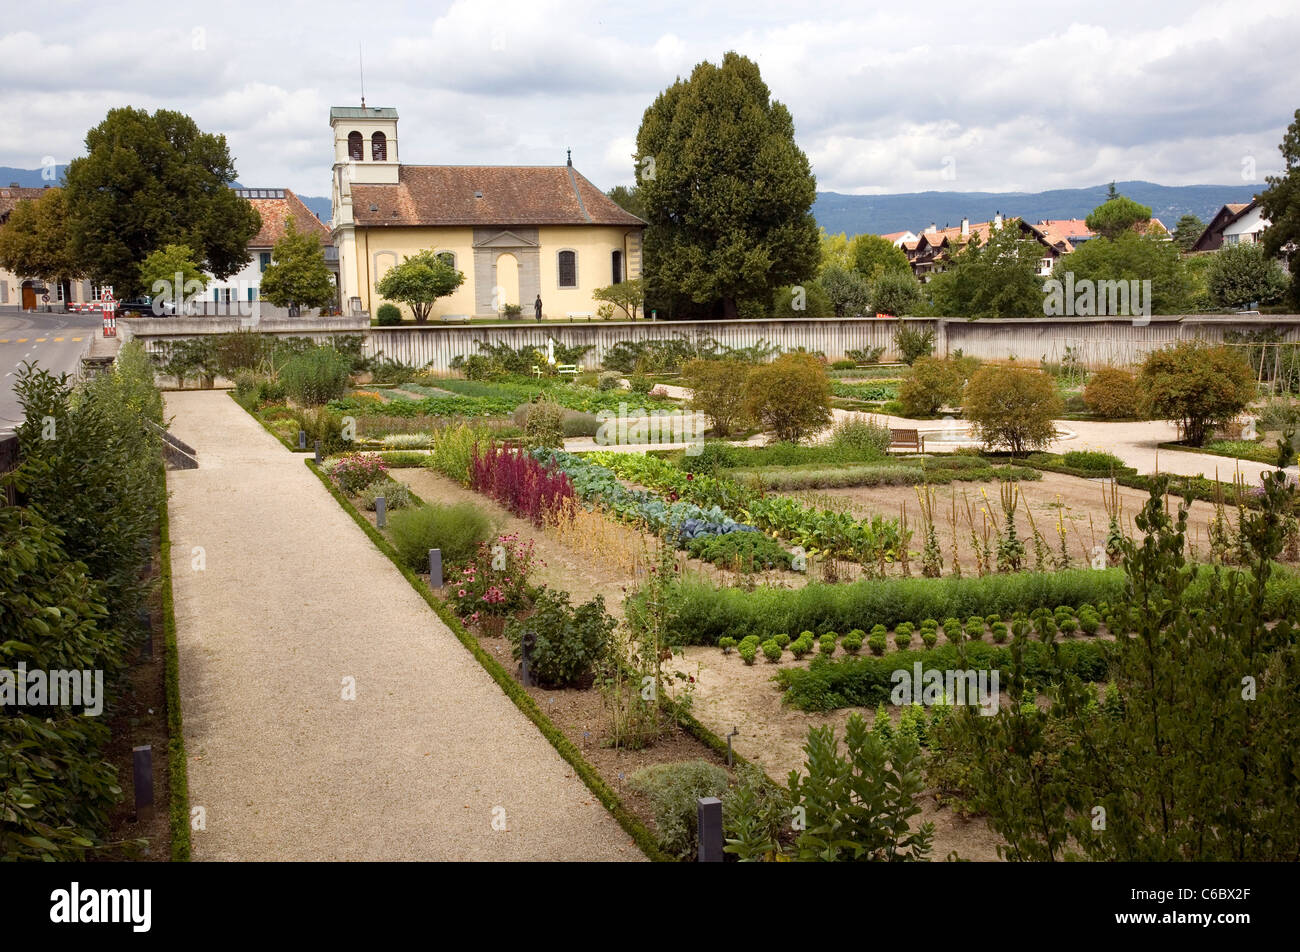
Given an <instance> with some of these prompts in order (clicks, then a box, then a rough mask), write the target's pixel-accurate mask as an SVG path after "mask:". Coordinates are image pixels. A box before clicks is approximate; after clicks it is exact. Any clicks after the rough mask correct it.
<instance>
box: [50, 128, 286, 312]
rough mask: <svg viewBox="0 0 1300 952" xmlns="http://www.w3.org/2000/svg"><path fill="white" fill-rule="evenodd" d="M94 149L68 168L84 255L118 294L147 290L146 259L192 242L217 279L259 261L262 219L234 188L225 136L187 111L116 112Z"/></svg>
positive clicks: (73, 227) (89, 270)
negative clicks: (256, 249)
mask: <svg viewBox="0 0 1300 952" xmlns="http://www.w3.org/2000/svg"><path fill="white" fill-rule="evenodd" d="M86 150H87V153H88V154H87V155H85V156H83V157H81V158H76V159H73V160H72V162H71V163H69V165H68V173H67V180H66V183H65V192H66V194H67V209H68V225H69V232H70V235H71V240H72V246H73V250H74V254H75V256H76V258H77V260H78V261H79V262H80V263H81V264H82V267H83V269H84V271H85V273H86V274H88V275H89V276H90V277H91V278H93V279H94V280H95V282H96V283H99V284H110V285H112V286H113V289H114V291H115V293H116V294H117V296H118V298H119V299H121V298H125V297H129V296H134V295H137V294H140V293H141V292H143V291H144V290H145V288H144V287H143V285H142V284H141V281H140V263H141V262H142V261H143V260H144V258H145V256H147V255H148V254H150V253H151V252H153V251H155V250H156V249H158V248H162V247H164V246H165V245H169V244H183V245H187V246H189V247H190V248H192V249H194V251H195V253H196V254H198V255H199V256H200V257H201V263H202V265H203V267H204V269H205V270H207V271H210V272H212V274H214V275H216V276H217V277H218V278H226V277H229V276H230V275H232V274H234V273H235V272H236V271H238V270H239V269H240V268H242V267H243V266H244V265H246V264H247V263H248V262H249V260H250V252H249V250H248V242H249V240H250V239H251V238H252V237H253V236H254V235H256V234H257V231H258V229H259V228H261V216H260V215H258V213H257V210H256V209H254V208H253V206H252V205H250V204H249V203H248V202H246V201H244V200H243V199H242V198H240V197H239V196H238V195H236V194H235V193H234V192H233V191H231V189H230V183H231V182H233V181H234V180H235V165H234V162H233V161H232V159H231V157H230V150H229V149H228V148H227V146H226V137H225V136H222V135H213V134H211V133H206V132H202V131H200V129H199V127H198V126H197V125H196V124H195V122H194V120H193V119H191V118H190V117H189V116H186V115H184V114H183V113H179V112H173V111H171V110H167V109H159V110H158V111H157V112H154V113H153V114H152V115H151V114H150V113H148V112H147V111H145V110H143V109H134V108H131V107H130V106H124V107H121V108H118V109H110V110H109V112H108V115H107V116H106V117H105V118H104V121H103V122H101V123H100V124H99V125H97V126H95V128H93V129H91V130H90V131H89V132H87V133H86Z"/></svg>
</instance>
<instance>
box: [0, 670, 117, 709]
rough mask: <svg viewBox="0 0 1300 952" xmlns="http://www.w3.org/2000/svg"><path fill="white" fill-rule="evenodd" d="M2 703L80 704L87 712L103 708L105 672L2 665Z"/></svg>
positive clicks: (4, 704)
mask: <svg viewBox="0 0 1300 952" xmlns="http://www.w3.org/2000/svg"><path fill="white" fill-rule="evenodd" d="M0 707H79V708H82V709H83V711H82V713H84V714H85V715H86V716H88V717H98V716H99V715H100V714H101V713H103V711H104V672H103V671H91V670H80V671H70V670H64V669H56V670H51V671H44V670H41V669H40V668H34V669H32V670H30V671H29V670H28V668H27V662H25V661H20V662H18V667H17V668H16V669H11V668H0Z"/></svg>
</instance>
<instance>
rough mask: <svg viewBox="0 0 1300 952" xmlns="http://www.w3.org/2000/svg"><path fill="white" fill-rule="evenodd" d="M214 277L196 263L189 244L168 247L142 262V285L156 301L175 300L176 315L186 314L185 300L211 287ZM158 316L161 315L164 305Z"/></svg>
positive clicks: (157, 311)
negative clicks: (159, 299) (210, 282)
mask: <svg viewBox="0 0 1300 952" xmlns="http://www.w3.org/2000/svg"><path fill="white" fill-rule="evenodd" d="M211 280H212V279H211V277H210V276H209V275H208V274H207V272H205V271H204V270H203V269H202V268H200V267H199V265H198V262H197V261H196V260H195V254H194V252H193V251H192V250H190V248H189V246H188V245H166V246H164V247H162V248H159V249H158V250H157V251H155V252H153V253H152V254H150V255H148V256H147V257H146V258H145V259H144V261H142V262H140V282H141V284H143V285H144V287H145V288H146V289H147V290H148V291H149V294H150V295H151V296H152V297H153V298H154V299H155V300H154V304H155V305H158V300H157V299H158V298H162V299H163V300H167V301H172V302H174V303H175V304H176V313H178V314H180V313H183V308H184V304H185V299H186V298H187V297H189V296H191V295H193V294H194V293H195V292H197V291H202V290H203V289H204V288H206V287H207V286H208V282H209V281H211ZM154 313H156V314H161V313H162V308H161V306H158V307H156V309H155V311H154Z"/></svg>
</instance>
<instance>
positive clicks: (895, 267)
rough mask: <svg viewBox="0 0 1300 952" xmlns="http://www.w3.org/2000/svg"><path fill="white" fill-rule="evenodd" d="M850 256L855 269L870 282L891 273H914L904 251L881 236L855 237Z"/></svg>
mask: <svg viewBox="0 0 1300 952" xmlns="http://www.w3.org/2000/svg"><path fill="white" fill-rule="evenodd" d="M849 255H850V257H851V258H852V259H853V267H854V268H855V269H857V270H858V271H859V272H860V273H861V274H862V276H863V277H864V278H866V279H867V280H868V281H875V280H877V279H878V278H879V277H880V276H881V275H882V274H885V273H886V272H889V271H897V272H899V273H903V272H906V273H908V274H911V273H912V266H911V265H910V264H908V262H907V254H906V253H905V252H904V251H903V249H902V248H899V247H898V246H897V245H895V244H894V243H893V242H892V241H890V240H889V239H887V238H881V237H880V236H879V235H854V236H853V240H852V241H851V242H849Z"/></svg>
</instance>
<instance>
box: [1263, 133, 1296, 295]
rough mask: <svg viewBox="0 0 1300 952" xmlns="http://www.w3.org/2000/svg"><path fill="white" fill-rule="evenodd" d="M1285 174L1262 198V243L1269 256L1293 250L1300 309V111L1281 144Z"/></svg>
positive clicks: (1274, 180)
mask: <svg viewBox="0 0 1300 952" xmlns="http://www.w3.org/2000/svg"><path fill="white" fill-rule="evenodd" d="M1278 150H1279V151H1280V152H1281V153H1282V161H1283V163H1284V170H1283V172H1282V174H1281V175H1270V176H1269V177H1268V188H1267V189H1265V190H1264V191H1263V192H1261V193H1260V195H1259V205H1260V210H1261V211H1262V212H1263V214H1264V217H1265V218H1267V219H1268V220H1269V223H1270V224H1269V227H1268V228H1266V229H1264V233H1263V235H1262V236H1261V240H1262V241H1263V243H1264V250H1265V251H1267V252H1268V253H1269V254H1270V255H1279V254H1282V253H1283V249H1285V248H1287V247H1290V248H1291V254H1290V259H1289V260H1290V267H1291V293H1290V295H1289V297H1290V299H1291V304H1292V305H1293V306H1295V307H1297V308H1300V251H1296V250H1295V249H1296V248H1297V247H1300V109H1297V110H1296V111H1295V118H1294V119H1293V120H1292V122H1291V125H1289V126H1287V129H1286V134H1285V135H1284V136H1283V137H1282V144H1281V145H1279V146H1278Z"/></svg>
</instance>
